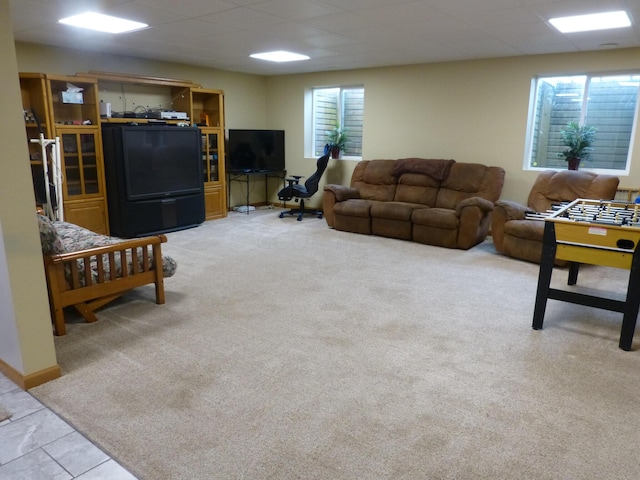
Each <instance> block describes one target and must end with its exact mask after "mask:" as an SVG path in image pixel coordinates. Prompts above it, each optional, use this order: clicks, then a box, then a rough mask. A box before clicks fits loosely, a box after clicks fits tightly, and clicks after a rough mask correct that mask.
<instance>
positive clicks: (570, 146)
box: [558, 122, 596, 170]
mask: <svg viewBox="0 0 640 480" xmlns="http://www.w3.org/2000/svg"><path fill="white" fill-rule="evenodd" d="M560 135H562V143H563V145H564V146H565V147H567V148H566V149H565V150H564V151H563V152H561V153H559V154H558V155H559V156H562V157H564V159H565V160H566V161H567V164H568V167H569V170H578V167H579V165H580V162H581V161H582V160H586V159H587V157H588V156H589V153H590V152H591V151H592V150H593V147H592V146H591V144H592V143H593V142H594V140H595V135H596V129H595V127H592V126H590V125H580V124H579V123H578V122H569V123H568V124H567V127H566V128H565V129H564V130H561V131H560Z"/></svg>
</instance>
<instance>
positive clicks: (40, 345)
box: [0, 0, 59, 384]
mask: <svg viewBox="0 0 640 480" xmlns="http://www.w3.org/2000/svg"><path fill="white" fill-rule="evenodd" d="M8 4H9V2H8V0H0V62H1V63H2V68H1V69H0V85H2V89H0V105H2V118H3V122H2V128H0V145H2V149H1V150H0V164H1V165H2V175H0V234H1V235H2V238H1V239H0V304H1V306H0V370H2V371H3V372H4V373H6V374H8V375H9V376H10V377H11V378H12V379H13V380H15V381H16V382H18V383H19V384H22V383H23V381H27V382H28V381H29V380H28V379H29V378H31V377H32V376H39V375H41V374H42V372H45V371H47V372H48V373H46V374H44V375H45V376H47V377H49V378H52V377H55V376H57V373H58V370H59V369H58V367H57V363H56V357H55V350H54V346H53V334H52V331H51V315H50V313H49V304H48V302H47V288H46V282H45V278H44V269H43V266H42V255H41V253H40V240H39V237H38V228H37V224H36V216H35V205H34V203H33V187H32V185H31V171H30V167H29V160H28V159H29V155H28V152H27V143H26V142H27V139H26V134H25V130H24V127H23V125H24V120H23V117H22V103H21V101H20V85H19V82H18V69H17V62H16V52H15V47H14V42H13V34H12V31H11V22H10V17H9V13H8V9H9V5H8Z"/></svg>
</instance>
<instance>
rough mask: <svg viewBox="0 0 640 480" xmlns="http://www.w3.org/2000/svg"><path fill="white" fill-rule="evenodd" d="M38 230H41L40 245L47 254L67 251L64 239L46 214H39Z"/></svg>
mask: <svg viewBox="0 0 640 480" xmlns="http://www.w3.org/2000/svg"><path fill="white" fill-rule="evenodd" d="M38 231H39V232H40V245H41V247H42V253H43V254H45V255H58V254H61V253H66V250H65V248H64V245H63V243H62V240H61V239H60V236H59V235H58V232H57V230H56V228H55V226H54V225H53V222H51V220H49V218H47V217H45V216H44V215H40V214H38Z"/></svg>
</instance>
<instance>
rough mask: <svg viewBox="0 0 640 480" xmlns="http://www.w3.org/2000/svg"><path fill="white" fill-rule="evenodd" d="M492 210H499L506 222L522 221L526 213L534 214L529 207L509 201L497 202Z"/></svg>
mask: <svg viewBox="0 0 640 480" xmlns="http://www.w3.org/2000/svg"><path fill="white" fill-rule="evenodd" d="M494 208H496V209H498V208H499V209H501V211H502V212H503V215H504V219H505V221H507V222H508V221H509V220H524V218H525V217H526V214H527V213H534V211H533V210H532V209H530V208H529V207H525V206H524V205H522V204H520V203H517V202H513V201H511V200H498V201H497V202H496V203H495V205H494Z"/></svg>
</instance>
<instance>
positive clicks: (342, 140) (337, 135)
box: [326, 124, 347, 158]
mask: <svg viewBox="0 0 640 480" xmlns="http://www.w3.org/2000/svg"><path fill="white" fill-rule="evenodd" d="M326 134H327V139H328V140H329V143H328V144H327V145H328V148H329V150H331V158H339V157H340V151H343V150H344V147H345V145H346V144H347V134H346V132H345V130H343V129H341V128H340V125H337V124H336V126H335V128H334V129H333V130H329V131H327V132H326Z"/></svg>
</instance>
